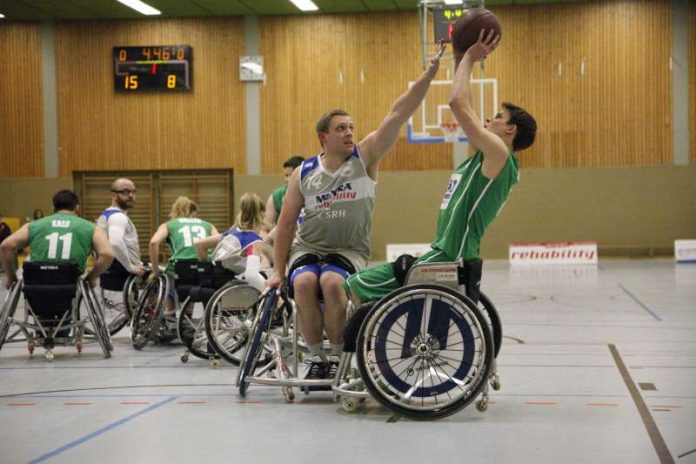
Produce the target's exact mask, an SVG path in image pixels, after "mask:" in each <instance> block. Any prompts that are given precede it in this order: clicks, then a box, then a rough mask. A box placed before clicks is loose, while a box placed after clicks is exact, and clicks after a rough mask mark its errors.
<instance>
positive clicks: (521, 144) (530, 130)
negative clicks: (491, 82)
mask: <svg viewBox="0 0 696 464" xmlns="http://www.w3.org/2000/svg"><path fill="white" fill-rule="evenodd" d="M502 106H503V108H505V109H506V110H508V112H509V113H510V120H509V121H508V124H514V125H515V126H517V134H515V138H514V139H513V140H512V150H513V151H520V150H524V149H526V148H529V147H531V146H532V144H533V143H534V139H535V137H536V131H537V123H536V120H535V119H534V117H533V116H532V115H531V114H529V113H527V112H526V111H525V110H523V109H522V108H520V107H519V106H516V105H513V104H512V103H507V102H504V103H503V105H502Z"/></svg>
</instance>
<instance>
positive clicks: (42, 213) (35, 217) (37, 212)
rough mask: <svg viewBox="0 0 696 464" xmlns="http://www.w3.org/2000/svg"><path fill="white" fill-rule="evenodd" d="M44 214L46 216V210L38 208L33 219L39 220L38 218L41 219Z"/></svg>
mask: <svg viewBox="0 0 696 464" xmlns="http://www.w3.org/2000/svg"><path fill="white" fill-rule="evenodd" d="M39 215H40V216H39ZM37 216H38V217H37ZM44 216H45V214H44V212H43V211H42V210H40V209H39V208H36V209H35V210H34V214H32V219H34V220H37V219H41V218H42V217H44Z"/></svg>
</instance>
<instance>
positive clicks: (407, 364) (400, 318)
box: [357, 284, 494, 420]
mask: <svg viewBox="0 0 696 464" xmlns="http://www.w3.org/2000/svg"><path fill="white" fill-rule="evenodd" d="M493 352H494V349H493V339H492V336H491V332H490V329H489V327H488V323H487V322H486V320H485V318H484V317H483V316H482V315H481V312H480V311H479V309H478V308H477V307H476V306H475V305H474V304H473V302H472V301H471V300H469V299H468V298H467V297H466V296H464V295H462V294H461V293H459V292H456V291H454V290H452V289H450V288H447V287H443V286H440V285H436V284H416V285H409V286H406V287H402V288H400V289H398V290H395V291H394V292H392V293H390V294H389V295H387V296H386V297H384V298H383V299H382V300H380V301H379V302H378V303H377V304H376V305H375V306H374V307H373V309H372V311H371V312H370V314H369V315H368V316H367V318H366V319H365V321H364V322H363V324H362V326H361V328H360V332H359V334H358V346H357V355H358V368H359V369H360V374H361V376H362V378H363V380H364V382H365V386H366V387H367V388H368V390H369V391H370V393H371V394H372V396H373V397H374V398H375V399H376V400H377V401H378V402H379V403H381V404H382V405H383V406H385V407H386V408H388V409H390V410H392V411H394V412H395V413H397V414H399V415H402V416H405V417H409V418H412V419H416V420H429V419H438V418H442V417H446V416H449V415H451V414H454V413H455V412H457V411H459V410H460V409H462V408H464V407H466V406H467V405H468V404H469V403H471V401H473V400H474V399H475V398H476V397H477V396H478V394H479V393H480V392H481V389H482V388H483V387H484V386H485V384H486V381H487V379H488V377H489V373H490V369H491V364H492V362H493Z"/></svg>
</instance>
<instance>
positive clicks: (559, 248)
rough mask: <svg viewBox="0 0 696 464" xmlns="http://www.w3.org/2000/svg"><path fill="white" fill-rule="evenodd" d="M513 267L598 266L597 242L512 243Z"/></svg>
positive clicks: (510, 254) (511, 257) (509, 255)
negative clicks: (552, 265) (541, 265)
mask: <svg viewBox="0 0 696 464" xmlns="http://www.w3.org/2000/svg"><path fill="white" fill-rule="evenodd" d="M508 257H509V259H510V264H511V265H520V266H529V265H535V264H593V265H596V264H597V242H556V243H544V242H532V243H511V244H510V246H509V253H508Z"/></svg>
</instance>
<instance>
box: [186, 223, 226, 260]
mask: <svg viewBox="0 0 696 464" xmlns="http://www.w3.org/2000/svg"><path fill="white" fill-rule="evenodd" d="M220 239H222V234H219V233H217V230H216V231H215V234H214V235H211V236H210V237H206V238H204V239H202V240H198V241H197V242H195V243H194V244H193V245H194V246H195V247H196V252H197V253H198V259H200V260H201V261H208V249H210V248H215V247H216V246H217V244H218V243H220Z"/></svg>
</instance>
